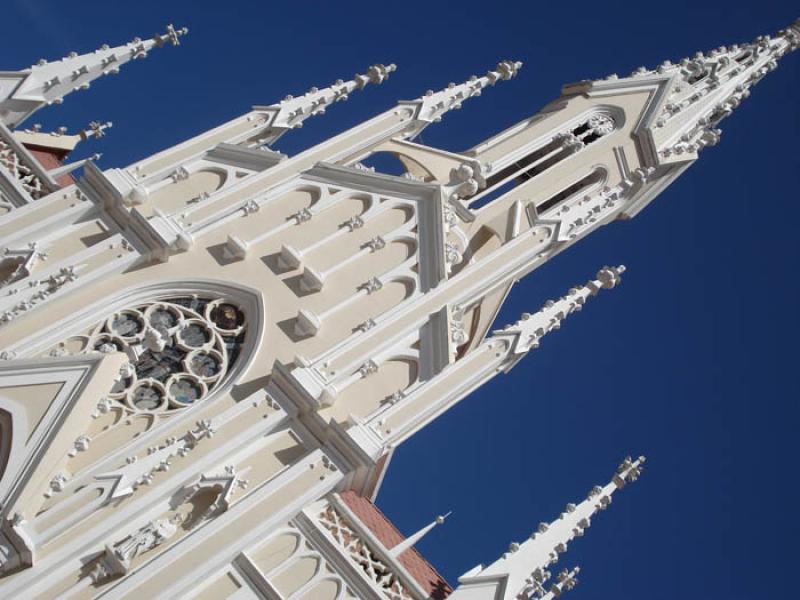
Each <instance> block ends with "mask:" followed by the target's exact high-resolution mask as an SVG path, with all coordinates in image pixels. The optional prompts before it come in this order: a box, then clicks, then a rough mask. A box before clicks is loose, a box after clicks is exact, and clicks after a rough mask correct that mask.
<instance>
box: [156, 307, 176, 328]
mask: <svg viewBox="0 0 800 600" xmlns="http://www.w3.org/2000/svg"><path fill="white" fill-rule="evenodd" d="M178 319H179V317H178V314H177V313H176V312H175V311H174V310H171V309H169V308H166V307H163V306H159V307H157V308H155V309H154V310H152V311H151V312H150V325H152V326H153V327H155V328H157V329H172V328H173V327H175V325H177V324H178Z"/></svg>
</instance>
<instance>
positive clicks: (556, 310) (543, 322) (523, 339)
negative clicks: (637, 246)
mask: <svg viewBox="0 0 800 600" xmlns="http://www.w3.org/2000/svg"><path fill="white" fill-rule="evenodd" d="M624 272H625V266H624V265H620V266H618V267H603V268H602V269H600V270H599V271H598V272H597V275H596V276H595V279H593V280H591V281H588V282H587V283H586V284H585V285H583V286H580V287H574V288H572V289H570V290H569V292H567V294H566V295H565V296H562V297H561V298H559V299H558V300H548V301H547V302H546V303H545V305H544V306H543V307H542V308H541V309H540V310H539V311H537V312H536V313H534V314H529V313H524V314H523V315H522V318H521V319H520V320H519V321H517V322H516V323H515V324H514V325H506V327H505V328H503V329H502V330H499V331H495V332H494V335H496V336H502V335H507V334H514V333H516V334H518V335H517V338H516V341H515V342H514V346H513V350H512V353H513V354H516V355H521V354H525V353H526V352H528V351H529V350H531V349H532V348H538V347H539V343H540V340H541V339H542V338H543V337H544V336H545V335H547V334H548V333H550V332H551V331H553V330H555V329H560V328H561V322H562V321H563V320H564V319H566V318H567V317H568V316H569V315H570V314H572V313H574V312H577V311H579V310H581V309H582V308H583V305H584V304H585V303H586V300H587V299H588V298H589V297H590V296H596V295H597V293H598V292H599V291H600V290H602V289H605V290H610V289H613V288H614V287H616V286H617V285H618V284H619V283H620V282H621V281H622V278H621V275H622V273H624ZM512 366H513V365H512ZM509 368H510V367H509Z"/></svg>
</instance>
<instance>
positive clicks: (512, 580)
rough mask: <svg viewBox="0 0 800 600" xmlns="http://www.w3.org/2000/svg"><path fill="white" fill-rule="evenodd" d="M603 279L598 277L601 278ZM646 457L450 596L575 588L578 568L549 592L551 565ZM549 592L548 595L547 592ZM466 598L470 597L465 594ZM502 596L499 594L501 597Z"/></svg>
mask: <svg viewBox="0 0 800 600" xmlns="http://www.w3.org/2000/svg"><path fill="white" fill-rule="evenodd" d="M599 279H600V278H599V277H598V280H599ZM644 462H645V458H644V457H643V456H640V457H639V458H638V459H636V460H632V459H631V458H630V457H627V458H626V459H625V460H624V461H623V462H622V464H621V465H620V466H619V468H618V469H617V472H616V473H615V474H614V476H613V478H612V480H611V482H609V483H608V484H606V485H605V486H604V487H600V486H595V487H594V488H592V490H591V491H590V492H589V494H588V496H587V498H586V499H585V500H583V501H582V502H581V503H579V504H571V503H570V504H567V506H566V509H565V510H564V512H563V513H561V515H560V516H559V517H558V519H556V520H555V521H553V522H552V523H549V524H548V523H541V524H540V525H539V527H538V528H537V530H536V531H535V532H534V533H533V534H531V536H530V537H529V538H528V539H527V540H525V541H524V542H522V543H520V544H517V543H514V544H512V545H511V547H510V548H509V550H508V552H506V553H505V554H504V555H503V556H502V557H501V558H500V559H499V560H497V561H496V562H494V563H493V564H491V565H489V566H488V567H486V568H483V569H475V570H473V571H470V572H469V573H468V574H467V575H464V576H463V577H461V579H459V582H460V583H461V586H460V587H459V588H458V589H457V590H456V591H455V592H454V593H453V594H452V595H451V596H450V597H451V598H452V599H453V600H460V598H461V596H460V595H459V594H460V592H461V591H462V589H463V590H466V589H468V588H469V586H470V583H472V582H473V578H474V582H475V583H476V584H478V585H486V582H487V581H491V580H493V579H496V580H497V581H500V580H505V581H506V582H507V583H506V586H505V595H504V596H501V597H502V598H503V599H504V600H512V599H518V598H529V597H531V596H532V595H536V596H537V597H540V598H542V597H543V598H550V599H552V598H556V597H558V596H560V595H561V593H562V592H564V591H566V590H569V589H572V588H573V587H574V586H575V583H577V579H576V578H575V575H577V573H578V570H577V569H573V570H572V571H569V572H567V571H563V572H562V573H561V574H560V575H559V576H558V578H557V581H556V583H554V584H553V585H552V586H551V587H550V590H549V592H546V587H545V582H546V581H547V580H548V579H549V578H550V572H549V571H548V568H549V567H550V566H551V565H553V564H555V563H556V562H558V560H559V557H560V555H561V554H563V553H565V552H566V551H567V547H568V544H569V543H570V542H571V541H572V540H573V539H574V538H576V537H580V536H582V535H583V534H584V532H585V530H586V529H588V528H589V526H590V524H591V518H592V517H593V516H594V515H595V514H596V513H597V512H599V511H601V510H605V509H606V508H607V507H608V505H609V504H611V498H612V496H613V495H614V492H615V491H617V490H619V489H622V488H623V487H625V485H626V484H627V483H631V482H633V481H636V479H638V477H639V475H640V474H641V473H642V470H643V468H642V465H643V464H644ZM548 594H549V595H548ZM464 596H465V597H471V596H468V595H467V594H464ZM498 598H500V596H498Z"/></svg>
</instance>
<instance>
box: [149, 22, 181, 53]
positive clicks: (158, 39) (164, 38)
mask: <svg viewBox="0 0 800 600" xmlns="http://www.w3.org/2000/svg"><path fill="white" fill-rule="evenodd" d="M187 33H189V28H188V27H181V28H180V29H175V27H173V25H172V23H170V24H169V25H167V31H166V33H157V34H155V35H154V36H153V41H154V42H155V43H156V46H158V47H159V48H160V47H161V46H163V45H164V44H166V43H170V44H172V45H173V46H180V44H181V41H180V38H181V37H183V36H184V35H186V34H187Z"/></svg>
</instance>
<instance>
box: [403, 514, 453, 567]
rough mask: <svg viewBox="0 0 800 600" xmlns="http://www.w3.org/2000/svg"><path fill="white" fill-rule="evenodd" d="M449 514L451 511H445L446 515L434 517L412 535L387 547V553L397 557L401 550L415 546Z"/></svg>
mask: <svg viewBox="0 0 800 600" xmlns="http://www.w3.org/2000/svg"><path fill="white" fill-rule="evenodd" d="M450 514H451V513H447V514H446V515H439V516H438V517H436V518H435V519H434V520H433V521H431V522H430V523H428V524H427V525H426V526H425V527H423V528H422V529H420V530H419V531H418V532H417V533H415V534H414V535H411V536H409V537H407V538H406V539H404V540H403V541H402V542H400V543H399V544H397V545H395V546H393V547H392V548H390V549H389V554H390V555H392V556H394V557H395V558H397V557H399V556H400V555H401V554H402V553H403V552H405V551H406V550H408V549H409V548H412V547H414V546H416V545H417V544H418V543H419V541H420V540H421V539H422V538H424V537H425V536H426V535H428V533H430V531H431V530H432V529H433V528H434V527H436V526H437V525H441V524H442V523H444V521H445V519H446V518H447V517H449V516H450Z"/></svg>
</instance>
